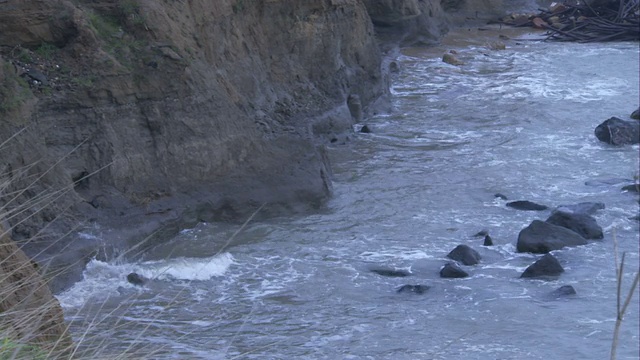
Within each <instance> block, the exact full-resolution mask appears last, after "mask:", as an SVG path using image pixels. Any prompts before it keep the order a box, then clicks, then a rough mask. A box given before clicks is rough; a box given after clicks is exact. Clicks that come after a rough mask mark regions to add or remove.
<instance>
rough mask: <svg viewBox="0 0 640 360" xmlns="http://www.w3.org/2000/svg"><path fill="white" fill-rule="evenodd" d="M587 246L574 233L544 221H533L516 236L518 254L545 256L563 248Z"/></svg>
mask: <svg viewBox="0 0 640 360" xmlns="http://www.w3.org/2000/svg"><path fill="white" fill-rule="evenodd" d="M585 244H587V240H586V239H585V238H583V237H582V236H580V235H578V234H577V233H576V232H574V231H572V230H569V229H567V228H564V227H562V226H558V225H554V224H550V223H548V222H545V221H540V220H533V221H532V222H531V224H529V226H527V227H526V228H524V229H522V230H521V231H520V234H519V235H518V245H517V250H518V252H530V253H534V254H546V253H548V252H549V251H552V250H558V249H562V248H563V247H565V246H578V245H585Z"/></svg>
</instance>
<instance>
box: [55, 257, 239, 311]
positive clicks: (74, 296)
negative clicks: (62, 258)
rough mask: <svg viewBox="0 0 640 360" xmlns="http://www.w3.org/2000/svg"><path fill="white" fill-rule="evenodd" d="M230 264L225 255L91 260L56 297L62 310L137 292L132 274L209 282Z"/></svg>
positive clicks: (163, 278) (152, 278)
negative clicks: (123, 261)
mask: <svg viewBox="0 0 640 360" xmlns="http://www.w3.org/2000/svg"><path fill="white" fill-rule="evenodd" d="M233 263H234V259H233V256H232V255H231V254H229V253H223V254H220V255H216V256H212V257H208V258H176V259H168V260H159V261H146V262H142V263H139V264H112V263H108V262H104V261H100V260H96V259H93V260H91V261H90V262H89V264H87V267H86V269H85V270H84V273H83V279H82V280H81V281H79V282H77V283H76V284H74V285H73V286H72V287H71V288H70V289H69V290H67V291H65V292H63V293H62V294H59V295H58V296H57V298H58V300H59V301H60V304H61V305H62V306H63V307H65V308H73V307H80V306H83V305H84V304H85V303H86V302H87V301H88V300H89V299H91V298H92V297H101V298H107V297H109V296H120V295H121V291H122V289H123V288H124V289H127V288H129V289H130V290H133V289H138V290H139V289H141V288H140V287H137V286H134V285H132V284H130V283H129V282H128V281H127V275H128V274H130V273H132V272H135V273H138V274H140V275H142V276H144V277H145V278H148V279H151V280H152V281H153V280H173V279H176V280H199V281H202V280H209V279H211V278H213V277H216V276H221V275H223V274H224V273H225V272H226V271H227V269H229V267H230V266H231V265H232V264H233Z"/></svg>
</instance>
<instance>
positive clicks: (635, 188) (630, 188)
mask: <svg viewBox="0 0 640 360" xmlns="http://www.w3.org/2000/svg"><path fill="white" fill-rule="evenodd" d="M622 191H627V192H634V193H639V192H640V184H631V185H625V186H623V187H622Z"/></svg>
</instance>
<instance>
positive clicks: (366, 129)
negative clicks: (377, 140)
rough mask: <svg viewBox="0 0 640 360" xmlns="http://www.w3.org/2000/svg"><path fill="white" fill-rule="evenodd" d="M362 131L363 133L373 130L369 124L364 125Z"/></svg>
mask: <svg viewBox="0 0 640 360" xmlns="http://www.w3.org/2000/svg"><path fill="white" fill-rule="evenodd" d="M360 132H361V133H363V134H369V133H370V132H371V129H370V128H369V127H368V126H367V125H364V126H362V127H361V128H360Z"/></svg>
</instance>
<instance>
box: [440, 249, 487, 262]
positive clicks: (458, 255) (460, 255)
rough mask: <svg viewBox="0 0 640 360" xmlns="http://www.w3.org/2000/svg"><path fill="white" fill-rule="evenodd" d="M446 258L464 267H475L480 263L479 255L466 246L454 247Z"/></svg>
mask: <svg viewBox="0 0 640 360" xmlns="http://www.w3.org/2000/svg"><path fill="white" fill-rule="evenodd" d="M447 257H448V258H449V259H452V260H455V261H458V262H461V263H463V264H465V265H475V264H477V263H479V262H480V254H479V253H478V252H477V251H475V250H473V249H472V248H470V247H469V246H467V245H458V246H456V248H455V249H453V250H451V252H450V253H449V254H447Z"/></svg>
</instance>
